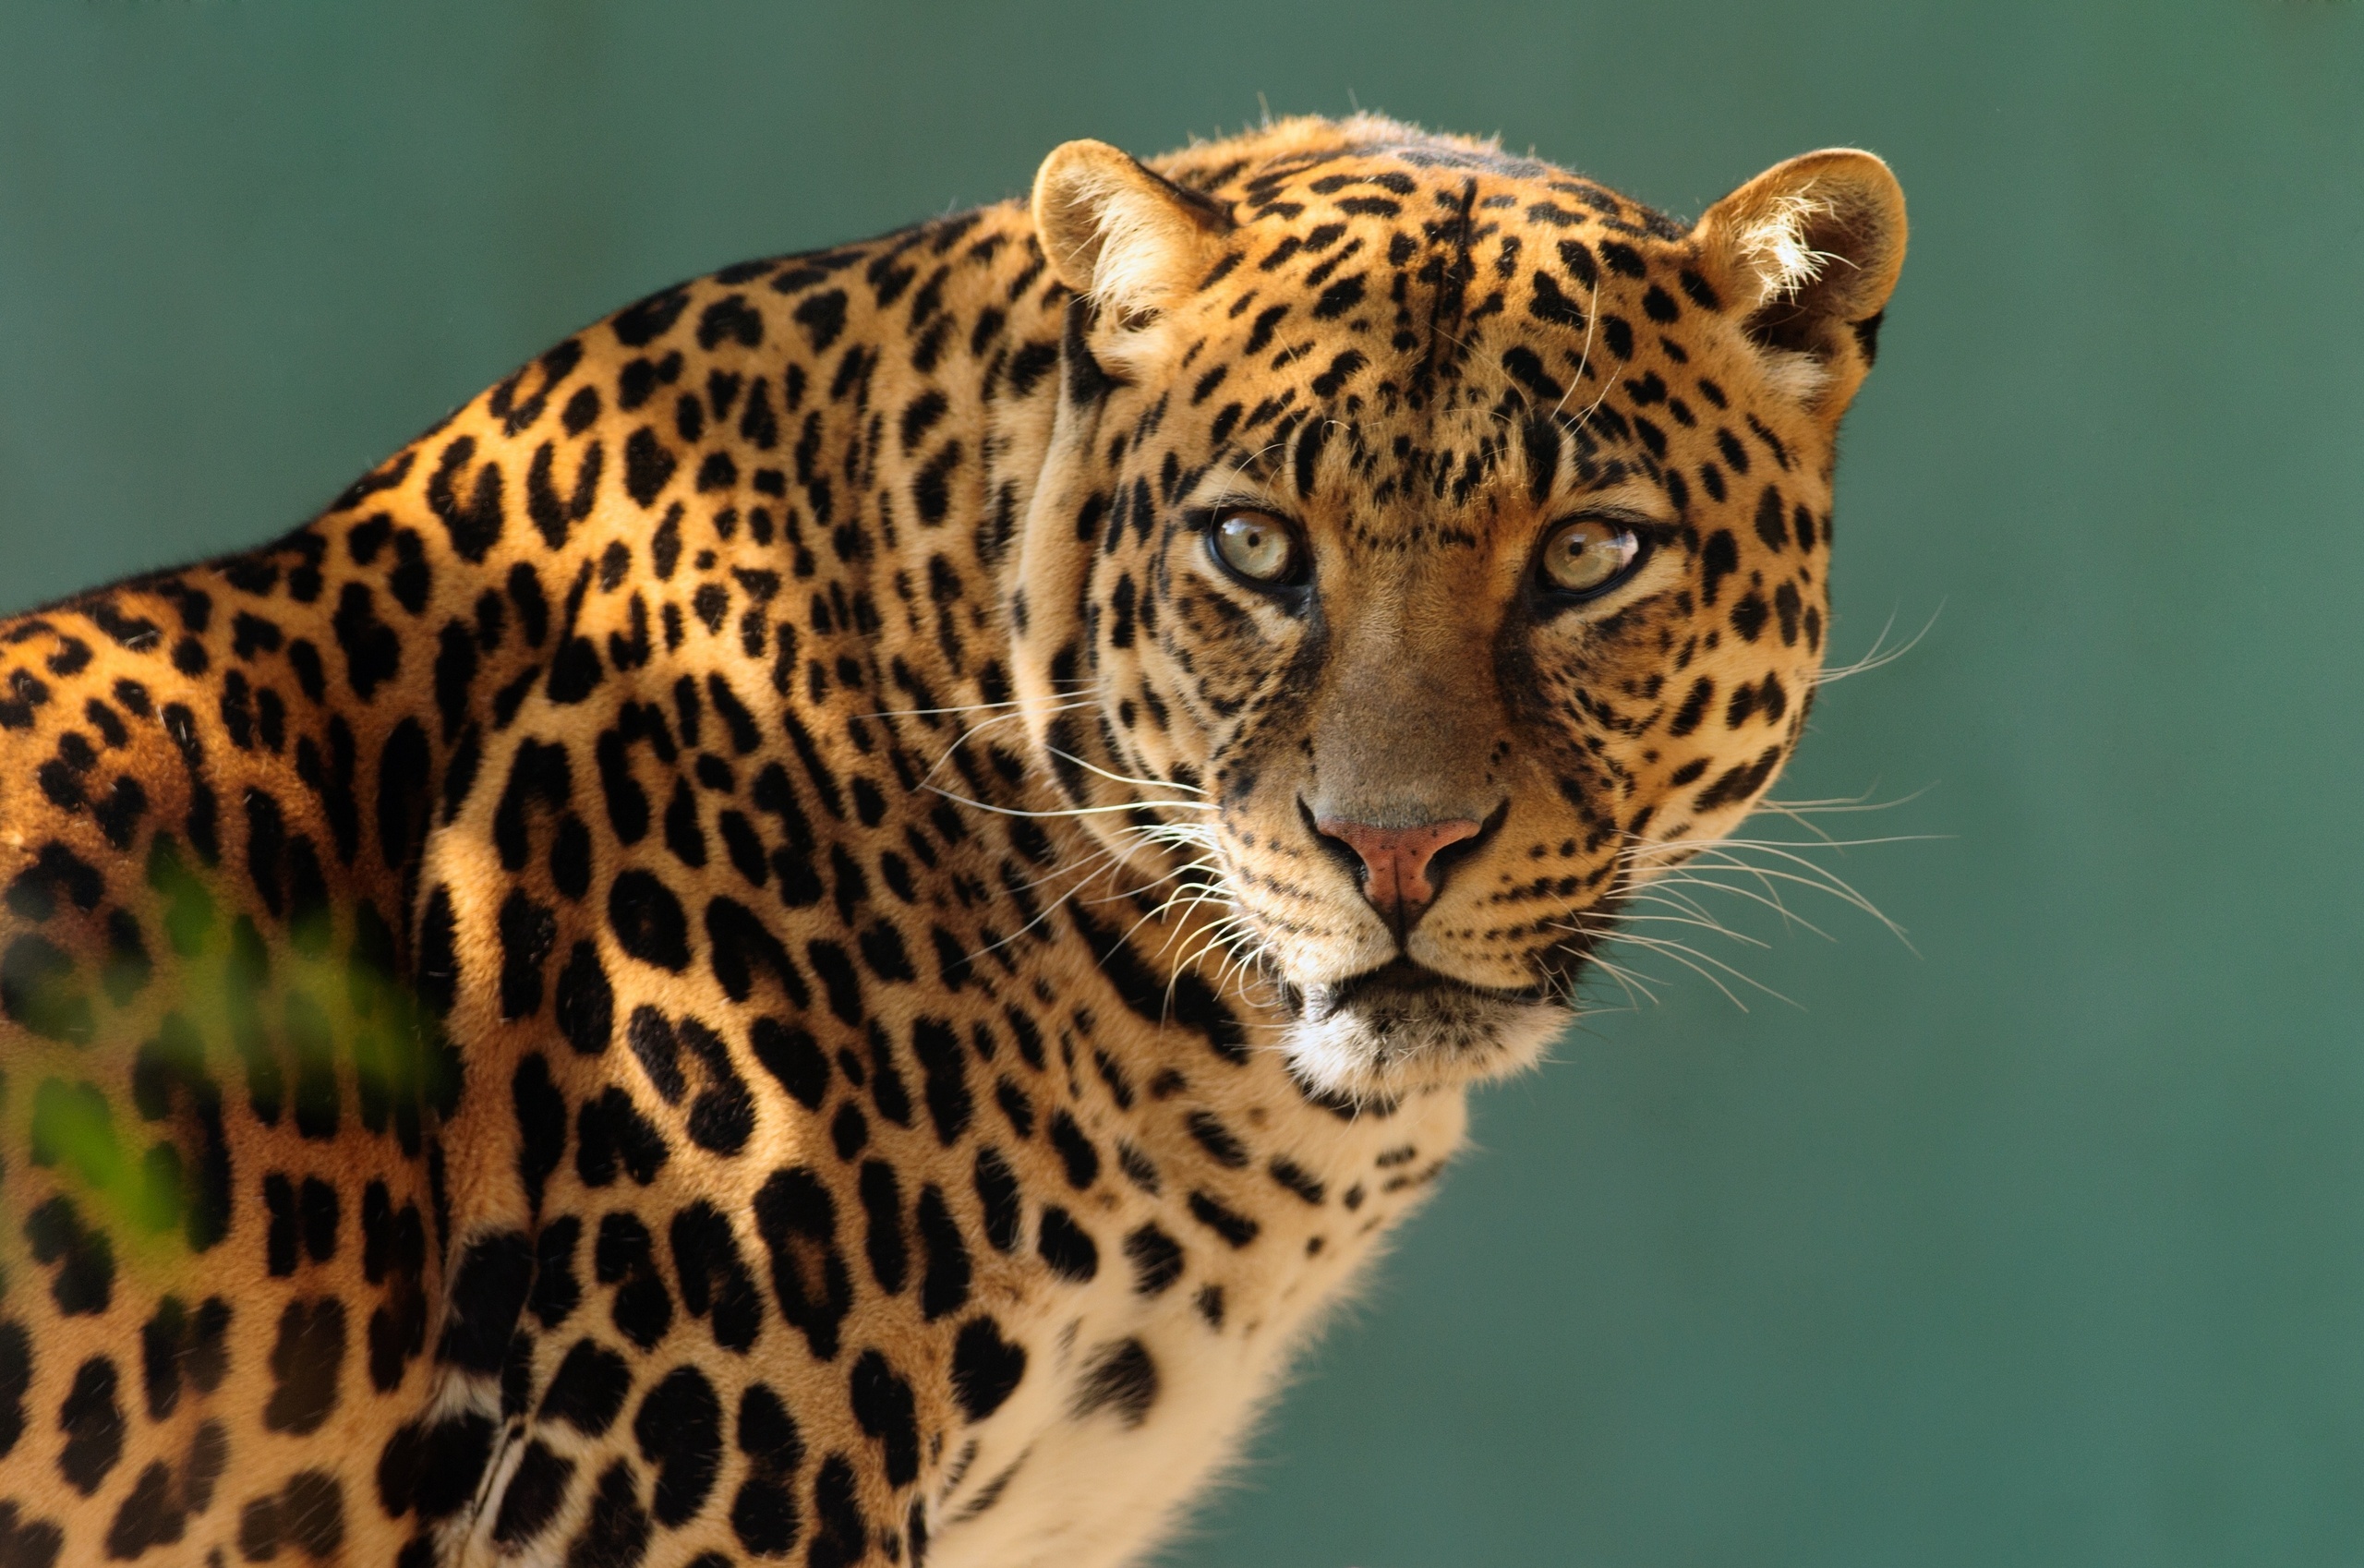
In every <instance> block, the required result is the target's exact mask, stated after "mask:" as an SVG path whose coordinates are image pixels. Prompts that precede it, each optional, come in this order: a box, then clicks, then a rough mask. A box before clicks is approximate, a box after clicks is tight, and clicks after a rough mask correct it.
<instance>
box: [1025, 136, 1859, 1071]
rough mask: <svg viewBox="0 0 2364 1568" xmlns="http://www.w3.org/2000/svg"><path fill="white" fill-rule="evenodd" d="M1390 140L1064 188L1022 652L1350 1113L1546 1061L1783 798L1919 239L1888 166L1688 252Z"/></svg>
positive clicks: (1043, 220) (1802, 174)
mask: <svg viewBox="0 0 2364 1568" xmlns="http://www.w3.org/2000/svg"><path fill="white" fill-rule="evenodd" d="M1384 128H1385V127H1369V130H1368V133H1367V134H1357V129H1356V127H1353V126H1352V125H1350V126H1348V127H1344V131H1345V134H1343V135H1341V134H1340V127H1324V129H1325V130H1326V131H1327V132H1328V133H1329V135H1328V138H1327V139H1323V140H1317V141H1313V142H1310V143H1309V145H1306V146H1304V147H1301V148H1298V149H1295V150H1285V151H1283V152H1282V153H1281V155H1279V156H1277V157H1275V158H1273V159H1271V160H1269V161H1265V162H1262V163H1258V164H1256V165H1252V166H1248V167H1244V168H1243V167H1241V166H1238V165H1236V164H1225V163H1221V162H1219V161H1216V160H1213V159H1211V158H1194V157H1193V156H1191V155H1187V154H1186V155H1183V156H1181V157H1178V158H1176V159H1173V160H1171V161H1169V162H1168V163H1165V164H1164V165H1163V173H1162V174H1158V173H1152V172H1151V171H1149V170H1147V169H1144V168H1142V167H1141V166H1140V165H1138V164H1135V163H1132V162H1131V161H1130V160H1128V159H1125V158H1124V157H1123V156H1122V155H1121V154H1117V153H1116V152H1114V151H1113V150H1110V149H1105V148H1103V147H1101V146H1099V144H1076V145H1074V146H1071V147H1069V148H1067V149H1062V150H1061V151H1060V152H1059V153H1056V154H1054V156H1053V158H1052V159H1051V161H1050V162H1049V163H1046V164H1045V166H1044V169H1043V175H1042V176H1041V178H1040V179H1039V181H1038V184H1037V189H1036V198H1035V212H1036V221H1037V225H1038V228H1039V229H1040V230H1041V232H1042V234H1043V239H1044V245H1045V249H1046V250H1047V251H1048V252H1049V253H1050V255H1051V256H1052V258H1053V259H1054V262H1055V264H1056V265H1058V266H1059V267H1060V268H1061V270H1062V271H1063V273H1064V274H1065V275H1066V276H1067V278H1068V281H1069V282H1070V283H1071V285H1072V286H1074V287H1075V288H1076V289H1077V291H1078V293H1079V296H1081V302H1080V303H1079V305H1078V306H1077V307H1076V308H1075V310H1076V314H1075V316H1074V319H1073V320H1071V322H1070V329H1069V332H1070V344H1069V348H1070V355H1069V358H1070V364H1071V366H1080V367H1081V370H1080V373H1078V372H1077V371H1075V370H1072V369H1071V372H1070V375H1069V378H1068V385H1067V388H1066V390H1065V394H1064V396H1063V399H1062V404H1061V408H1060V412H1059V416H1058V427H1057V430H1056V432H1055V435H1054V437H1053V440H1052V451H1051V454H1050V457H1049V461H1048V462H1047V464H1046V465H1045V473H1044V481H1043V486H1042V488H1041V489H1040V490H1039V492H1038V494H1037V497H1036V500H1035V503H1034V507H1033V510H1032V513H1031V516H1030V520H1029V524H1028V529H1027V536H1026V541H1025V551H1026V556H1027V559H1026V561H1025V562H1024V570H1023V572H1022V573H1021V577H1022V594H1021V601H1020V604H1019V622H1018V624H1019V633H1020V654H1021V659H1020V669H1021V671H1022V672H1023V674H1024V675H1025V676H1026V677H1027V684H1026V686H1025V688H1024V691H1023V694H1024V696H1025V698H1026V700H1027V702H1028V705H1029V710H1030V717H1031V720H1032V722H1033V725H1034V729H1035V731H1036V734H1037V736H1038V739H1039V741H1040V742H1041V744H1042V745H1043V748H1044V750H1045V753H1046V754H1047V756H1048V759H1049V761H1050V764H1051V766H1053V768H1054V769H1055V770H1056V771H1057V772H1058V774H1059V777H1060V779H1061V782H1062V784H1063V786H1064V788H1065V790H1066V793H1067V797H1068V799H1069V800H1070V801H1071V802H1073V804H1074V805H1075V806H1076V808H1078V809H1079V811H1082V812H1084V813H1086V814H1087V819H1088V820H1089V821H1091V822H1092V824H1093V825H1094V826H1095V827H1096V828H1097V830H1098V831H1099V833H1100V835H1101V837H1102V838H1103V839H1104V841H1105V842H1106V843H1107V845H1108V846H1109V848H1110V849H1111V850H1113V851H1114V852H1115V853H1116V854H1117V855H1119V856H1120V857H1123V858H1124V859H1125V860H1126V862H1128V864H1139V865H1144V866H1150V867H1153V868H1154V869H1155V871H1156V872H1158V873H1161V874H1165V875H1168V876H1170V877H1172V879H1173V880H1172V882H1171V883H1169V884H1168V886H1169V887H1175V888H1178V889H1179V891H1177V892H1175V893H1173V894H1172V895H1171V897H1170V898H1169V900H1168V901H1169V903H1170V902H1172V901H1174V900H1176V899H1179V900H1184V901H1190V900H1197V901H1199V902H1201V903H1203V904H1204V905H1205V906H1206V908H1207V909H1208V911H1210V913H1211V914H1212V915H1213V917H1214V918H1213V919H1212V921H1211V922H1210V926H1211V929H1210V932H1209V935H1208V936H1207V937H1206V938H1205V939H1206V940H1208V941H1212V942H1214V943H1217V944H1220V945H1222V946H1224V947H1228V948H1230V949H1231V950H1232V951H1233V952H1234V953H1235V954H1236V956H1237V958H1238V960H1239V967H1240V968H1241V969H1242V970H1243V971H1246V972H1248V974H1249V975H1250V976H1251V979H1252V981H1254V982H1260V983H1264V984H1265V985H1267V986H1269V988H1270V989H1271V991H1272V994H1273V995H1274V997H1275V999H1276V1000H1277V1001H1278V1002H1279V1003H1280V1004H1281V1005H1282V1007H1284V1008H1285V1011H1286V1013H1287V1015H1288V1016H1289V1017H1290V1018H1291V1019H1292V1020H1293V1021H1292V1022H1291V1023H1290V1024H1289V1025H1288V1026H1287V1028H1286V1031H1285V1043H1284V1048H1285V1051H1286V1053H1287V1055H1288V1056H1289V1058H1290V1060H1291V1062H1292V1064H1293V1066H1294V1067H1296V1069H1297V1071H1298V1073H1299V1074H1300V1076H1301V1077H1303V1078H1305V1079H1306V1080H1309V1081H1310V1082H1312V1083H1314V1084H1316V1085H1318V1086H1320V1087H1321V1088H1322V1089H1324V1090H1326V1091H1330V1092H1340V1093H1345V1094H1347V1095H1350V1096H1357V1097H1387V1096H1393V1095H1398V1094H1401V1093H1403V1092H1407V1091H1409V1090H1412V1089H1415V1088H1418V1087H1422V1086H1429V1085H1441V1084H1445V1083H1451V1082H1460V1081H1466V1080H1470V1079H1472V1078H1477V1077H1485V1076H1490V1075H1495V1074H1500V1073H1503V1072H1507V1071H1511V1070H1514V1069H1516V1068H1518V1067H1522V1066H1524V1065H1526V1064H1527V1063H1529V1062H1531V1061H1532V1060H1533V1059H1535V1057H1536V1055H1538V1052H1539V1051H1540V1050H1541V1049H1542V1047H1543V1046H1544V1045H1545V1044H1546V1043H1548V1042H1549V1040H1550V1038H1551V1037H1552V1036H1553V1035H1554V1034H1556V1033H1557V1032H1558V1031H1559V1030H1560V1029H1561V1028H1562V1026H1563V1025H1564V1024H1565V1022H1566V1021H1567V1019H1568V1018H1569V1016H1570V1010H1571V1008H1572V1007H1573V1006H1574V995H1575V987H1576V983H1577V981H1578V979H1579V978H1580V976H1581V975H1582V973H1583V971H1584V967H1585V964H1586V956H1587V954H1588V953H1589V952H1590V950H1591V949H1592V947H1594V946H1595V944H1596V943H1598V941H1600V940H1601V939H1602V938H1603V937H1604V936H1606V935H1609V934H1610V932H1612V931H1613V930H1614V929H1615V926H1616V922H1617V920H1618V917H1619V912H1620V910H1621V907H1622V906H1623V905H1624V904H1625V902H1626V900H1627V899H1629V898H1630V896H1631V895H1632V894H1633V893H1634V891H1635V890H1636V889H1637V888H1638V887H1640V886H1641V885H1642V884H1643V883H1645V882H1646V881H1647V880H1648V879H1649V878H1650V877H1651V876H1652V875H1653V874H1656V873H1657V872H1658V871H1661V870H1663V869H1664V868H1666V867H1667V866H1669V865H1670V864H1671V863H1673V862H1676V861H1678V860H1680V859H1681V858H1683V856H1684V855H1685V854H1686V853H1688V852H1689V851H1690V850H1692V849H1693V848H1695V847H1696V846H1699V845H1701V844H1704V843H1707V842H1709V841H1712V840H1714V839H1716V838H1719V836H1721V835H1723V834H1724V833H1726V832H1728V831H1729V830H1730V829H1731V827H1732V826H1734V825H1735V824H1736V823H1737V822H1738V821H1739V820H1740V818H1741V817H1743V815H1745V814H1747V812H1748V811H1749V810H1750V809H1751V807H1752V806H1753V805H1754V804H1755V802H1756V801H1757V800H1758V799H1759V797H1760V796H1761V795H1762V794H1763V793H1764V791H1765V790H1766V789H1767V786H1768V785H1769V784H1770V783H1771V782H1772V780H1773V779H1774V778H1775V777H1776V776H1777V775H1778V774H1779V771H1780V768H1781V766H1782V764H1783V762H1784V761H1785V760H1786V759H1787V757H1788V755H1789V754H1790V752H1791V748H1792V747H1793V746H1794V745H1795V744H1796V742H1797V739H1798V736H1799V734H1800V732H1801V730H1802V728H1803V722H1804V718H1805V716H1806V712H1807V709H1808V706H1809V705H1810V703H1811V700H1812V697H1813V694H1814V691H1815V680H1816V677H1817V672H1818V669H1819V667H1820V661H1821V657H1822V652H1823V647H1824V643H1825V629H1826V626H1827V615H1828V606H1827V562H1828V561H1829V540H1830V533H1829V518H1830V502H1831V472H1832V463H1833V456H1834V452H1833V440H1834V436H1835V433H1836V428H1837V425H1838V422H1839V416H1840V415H1841V414H1842V413H1843V412H1844V409H1845V407H1846V404H1847V402H1848V400H1849V399H1850V397H1851V395H1852V393H1853V392H1854V391H1855V389H1856V387H1857V385H1858V384H1859V383H1860V382H1861V380H1862V379H1863V374H1864V372H1865V371H1866V370H1867V369H1868V368H1869V367H1870V364H1871V361H1872V356H1873V352H1874V348H1875V344H1876V331H1877V328H1878V324H1879V320H1880V314H1881V311H1882V309H1883V308H1884V306H1885V303H1886V300H1887V296H1888V292H1889V289H1890V287H1891V286H1892V284H1893V282H1894V279H1895V277H1896V273H1897V269H1898V267H1899V265H1900V261H1901V258H1902V249H1903V235H1904V226H1903V215H1902V207H1901V198H1900V195H1899V193H1898V191H1897V188H1896V186H1895V182H1894V180H1893V179H1892V178H1891V177H1890V176H1889V175H1888V171H1887V170H1886V168H1885V166H1883V165H1882V164H1880V163H1878V161H1877V160H1876V159H1873V158H1871V157H1870V156H1869V155H1867V154H1861V153H1846V152H1839V153H1823V154H1815V155H1810V156H1809V157H1806V158H1803V159H1798V160H1794V161H1792V162H1791V163H1787V164H1783V165H1780V166H1779V167H1778V168H1776V169H1774V170H1773V171H1771V172H1769V173H1768V174H1767V175H1763V176H1761V177H1760V178H1759V179H1758V180H1756V181H1755V182H1753V183H1752V184H1751V185H1749V186H1747V187H1743V189H1742V190H1740V191H1738V192H1735V193H1734V194H1733V195H1732V196H1731V197H1729V198H1727V199H1725V200H1723V201H1722V202H1719V203H1718V204H1717V206H1716V207H1715V208H1713V209H1712V210H1711V211H1709V212H1708V213H1707V215H1706V216H1705V218H1703V219H1702V220H1701V222H1700V223H1698V224H1696V225H1695V226H1694V227H1692V228H1690V229H1688V230H1686V229H1683V228H1682V227H1679V226H1677V225H1676V224H1674V223H1670V222H1669V221H1668V220H1666V219H1665V218H1663V217H1661V216H1659V215H1658V214H1657V213H1654V212H1651V211H1647V210H1646V209H1642V208H1640V207H1637V206H1635V205H1634V204H1633V203H1631V202H1628V201H1625V200H1623V199H1621V198H1618V197H1616V196H1614V195H1612V194H1611V193H1610V192H1608V191H1605V190H1603V189H1602V188H1600V187H1598V186H1595V185H1592V184H1590V183H1589V182H1586V181H1583V180H1579V179H1575V178H1573V177H1571V176H1569V175H1564V174H1562V173H1561V172H1559V171H1557V170H1554V169H1550V168H1549V167H1547V166H1544V165H1541V164H1537V163H1527V162H1525V161H1521V160H1516V159H1509V158H1504V157H1502V155H1500V154H1499V153H1497V152H1494V151H1490V150H1486V149H1484V148H1481V147H1478V146H1477V145H1475V144H1469V145H1466V146H1457V145H1456V146H1446V147H1442V148H1440V146H1439V145H1438V144H1437V143H1436V142H1435V141H1433V140H1428V141H1423V142H1422V143H1420V144H1418V145H1405V144H1391V143H1390V142H1389V140H1388V139H1386V137H1385V135H1384V134H1383V132H1384Z"/></svg>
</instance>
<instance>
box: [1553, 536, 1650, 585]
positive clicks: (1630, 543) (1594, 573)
mask: <svg viewBox="0 0 2364 1568" xmlns="http://www.w3.org/2000/svg"><path fill="white" fill-rule="evenodd" d="M1641 558H1642V537H1641V536H1640V535H1639V534H1637V533H1635V532H1634V530H1633V529H1631V528H1627V527H1622V526H1621V525H1618V524H1615V523H1611V522H1609V521H1607V520H1605V519H1603V518H1598V517H1579V518H1577V519H1576V520H1575V521H1574V522H1573V523H1562V524H1561V525H1560V526H1559V527H1557V528H1555V529H1553V530H1552V531H1551V534H1550V537H1548V538H1546V539H1545V540H1544V541H1543V559H1542V562H1541V566H1540V570H1541V572H1542V573H1543V581H1544V582H1545V584H1547V585H1550V586H1551V587H1553V588H1557V589H1558V590H1560V591H1561V592H1562V593H1564V594H1583V595H1586V596H1587V597H1589V596H1591V595H1595V594H1599V593H1605V592H1607V591H1608V590H1609V589H1610V588H1611V587H1614V586H1615V585H1617V584H1618V583H1620V582H1622V581H1623V580H1624V579H1625V578H1626V577H1627V576H1628V575H1630V574H1631V573H1632V572H1633V570H1634V564H1635V563H1636V562H1638V561H1640V560H1641Z"/></svg>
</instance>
